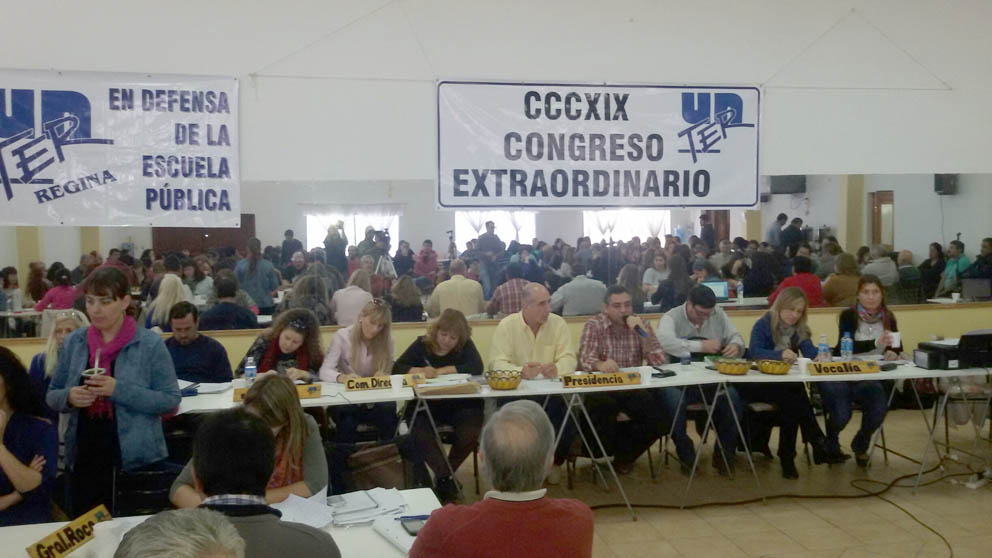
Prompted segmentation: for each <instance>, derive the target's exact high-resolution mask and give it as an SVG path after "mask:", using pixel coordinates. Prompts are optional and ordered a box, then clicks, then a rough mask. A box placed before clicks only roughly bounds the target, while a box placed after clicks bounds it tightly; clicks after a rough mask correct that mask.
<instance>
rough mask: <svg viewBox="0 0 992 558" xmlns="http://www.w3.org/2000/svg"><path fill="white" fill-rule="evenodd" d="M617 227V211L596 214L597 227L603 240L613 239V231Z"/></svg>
mask: <svg viewBox="0 0 992 558" xmlns="http://www.w3.org/2000/svg"><path fill="white" fill-rule="evenodd" d="M616 226H617V212H616V211H597V212H596V227H597V228H598V229H599V234H601V235H603V238H608V237H612V236H613V229H615V228H616Z"/></svg>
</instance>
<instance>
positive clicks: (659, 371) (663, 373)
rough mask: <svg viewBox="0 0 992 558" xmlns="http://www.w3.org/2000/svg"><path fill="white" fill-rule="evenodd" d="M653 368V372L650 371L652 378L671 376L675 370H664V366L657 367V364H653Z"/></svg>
mask: <svg viewBox="0 0 992 558" xmlns="http://www.w3.org/2000/svg"><path fill="white" fill-rule="evenodd" d="M654 369H655V372H652V373H651V377H652V378H671V377H672V376H674V375H675V371H673V370H665V369H664V368H658V367H657V366H655V367H654Z"/></svg>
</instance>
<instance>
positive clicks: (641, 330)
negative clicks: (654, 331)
mask: <svg viewBox="0 0 992 558" xmlns="http://www.w3.org/2000/svg"><path fill="white" fill-rule="evenodd" d="M631 318H633V316H627V318H626V320H624V321H626V322H627V326H628V327H630V321H629V320H630V319H631ZM634 331H636V332H637V334H638V335H640V336H641V337H643V338H645V339H647V338H648V332H646V331H644V328H642V327H641V326H639V325H636V326H634Z"/></svg>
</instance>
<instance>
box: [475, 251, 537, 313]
mask: <svg viewBox="0 0 992 558" xmlns="http://www.w3.org/2000/svg"><path fill="white" fill-rule="evenodd" d="M523 276H524V271H523V266H521V265H520V264H519V263H511V264H510V265H508V266H506V283H503V284H502V285H500V286H498V287H496V290H495V291H493V297H492V298H491V299H490V300H489V304H488V305H487V306H486V312H487V313H489V314H490V315H493V316H497V315H498V316H509V315H510V314H515V313H517V312H519V311H520V309H521V308H523V305H524V287H526V286H527V285H528V284H529V283H530V281H528V280H526V279H524V278H523Z"/></svg>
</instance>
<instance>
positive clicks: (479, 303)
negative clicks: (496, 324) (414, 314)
mask: <svg viewBox="0 0 992 558" xmlns="http://www.w3.org/2000/svg"><path fill="white" fill-rule="evenodd" d="M448 271H449V273H450V274H451V279H448V280H447V281H442V282H441V283H439V284H438V286H436V287H434V292H433V293H432V294H431V300H430V302H429V303H428V304H427V314H428V315H430V316H431V317H432V318H433V317H436V316H440V315H441V312H444V311H445V310H447V309H448V308H454V309H455V310H458V311H459V312H461V313H462V314H464V315H465V316H471V315H473V314H481V313H483V312H485V311H486V303H485V301H484V300H483V299H482V284H481V283H479V282H478V281H473V280H472V279H469V278H467V277H465V272H466V271H467V268H466V266H465V262H463V261H462V260H454V261H453V262H451V265H450V266H449V267H448Z"/></svg>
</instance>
